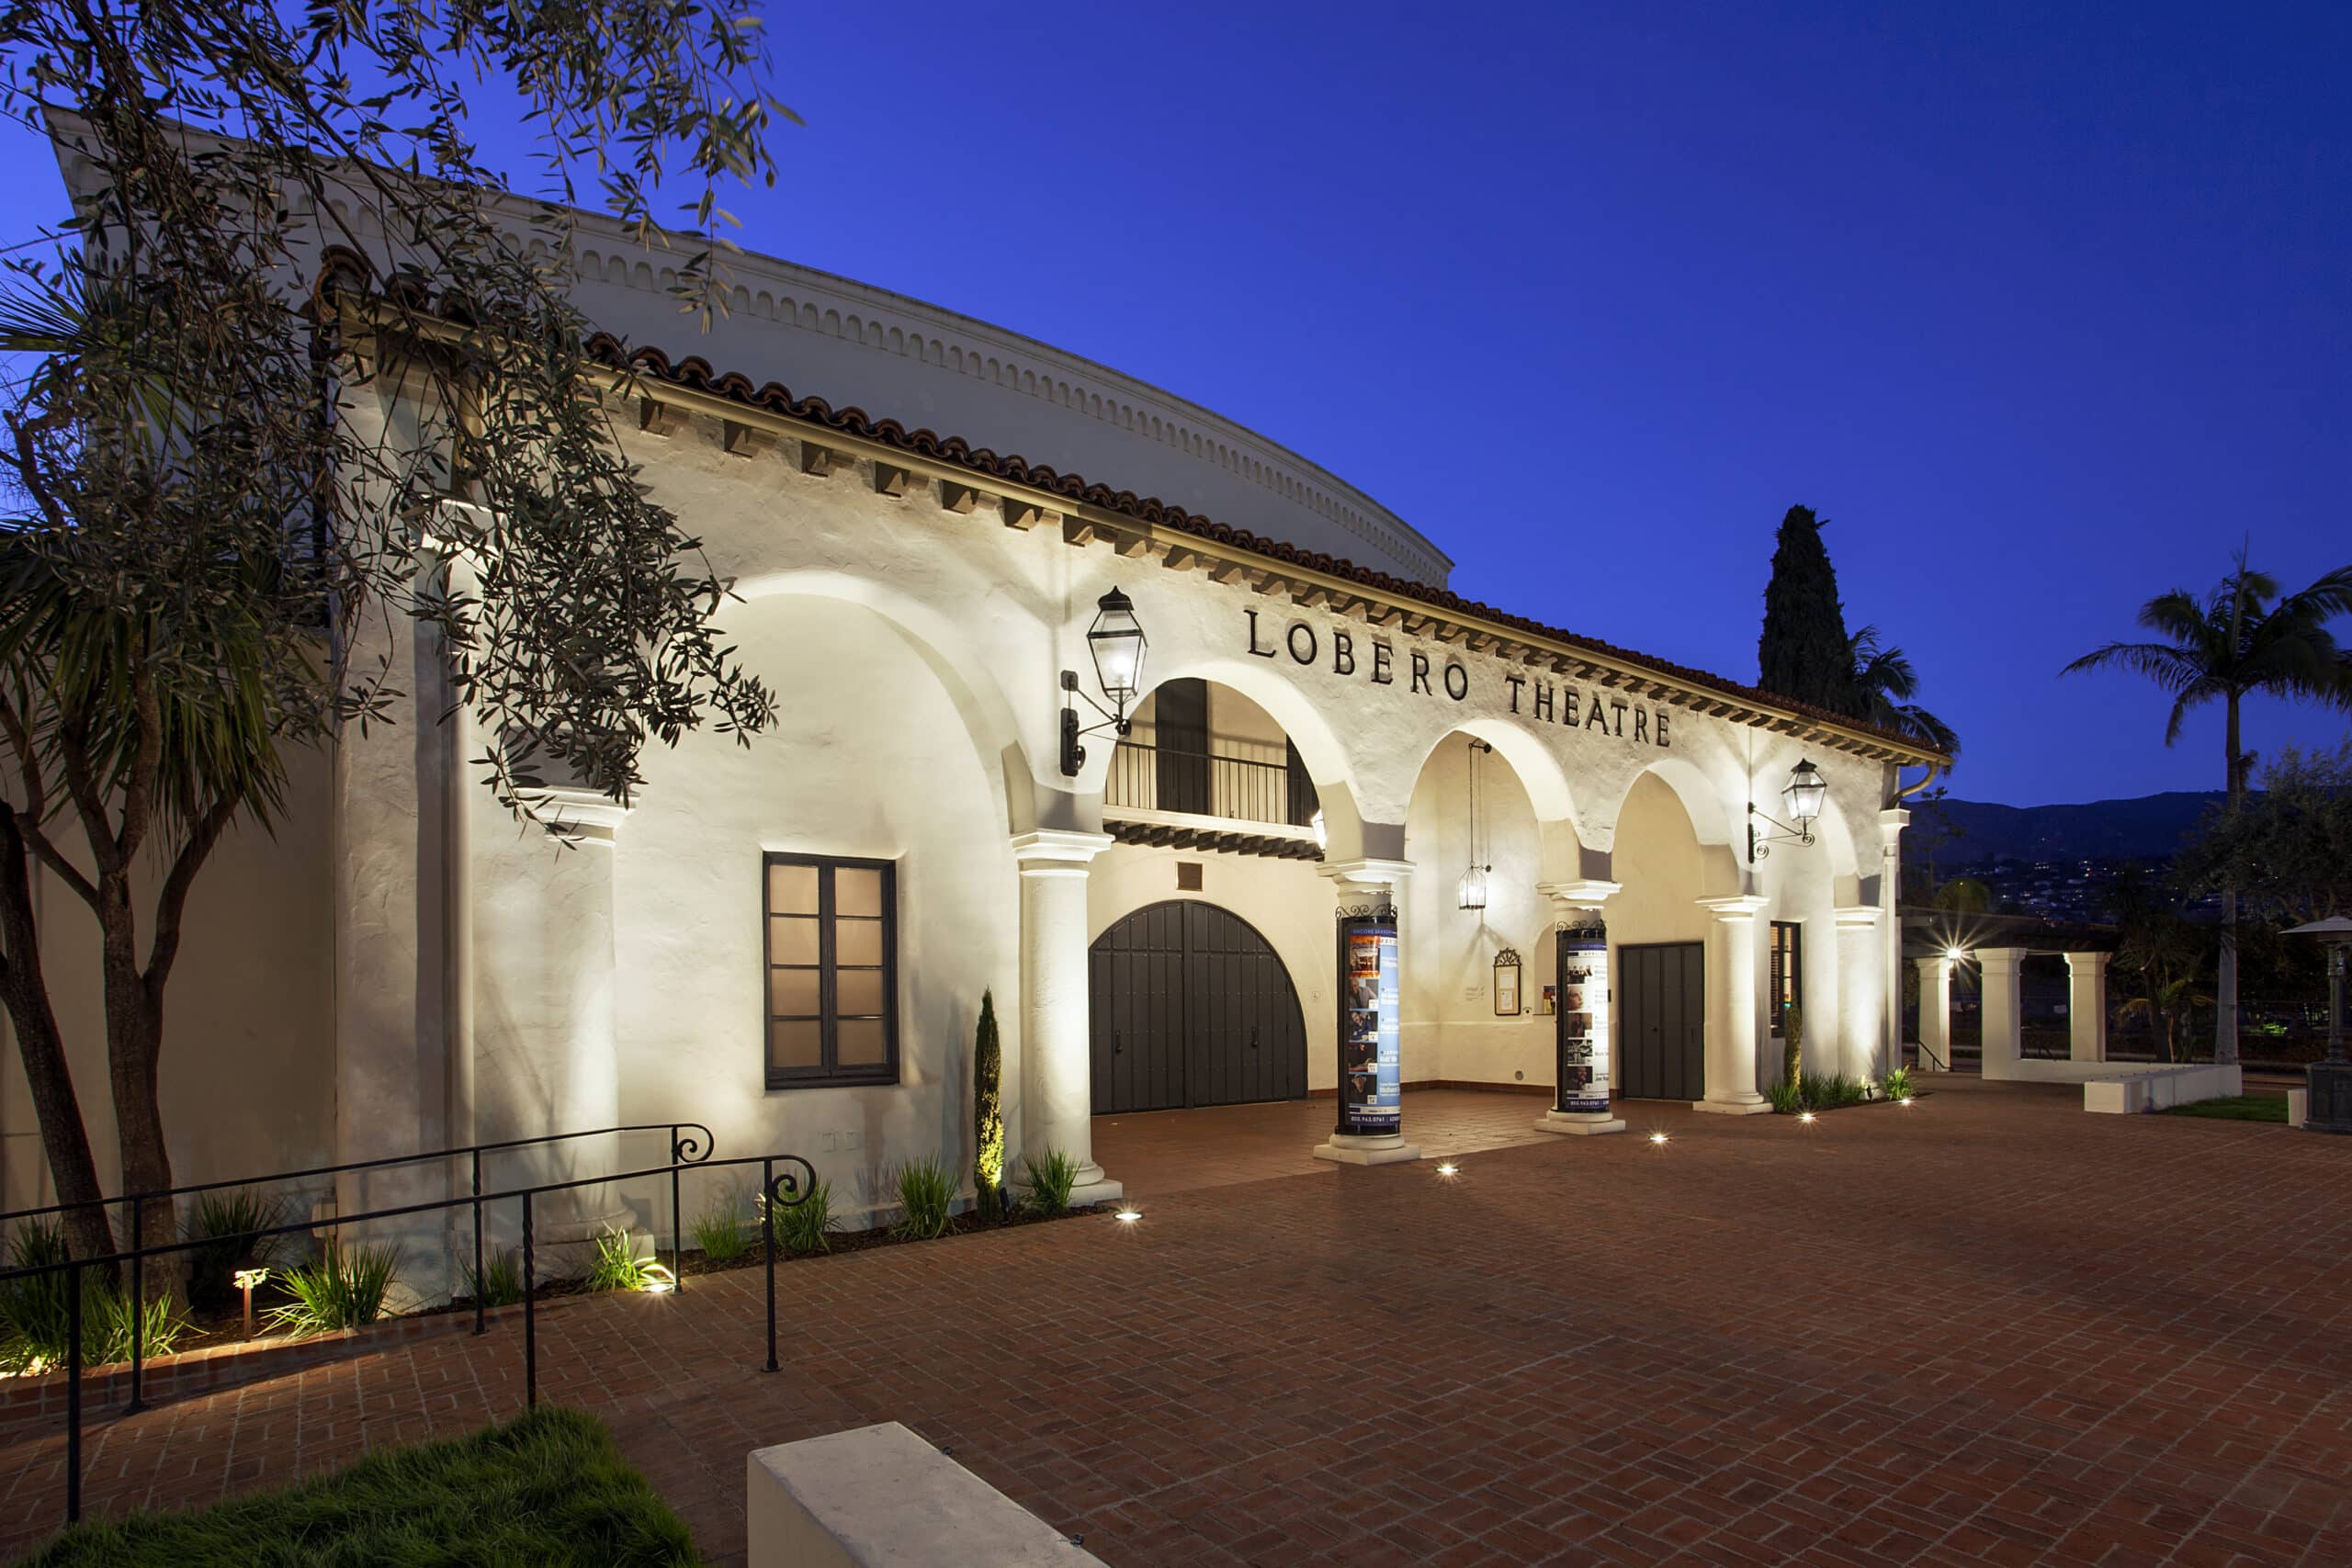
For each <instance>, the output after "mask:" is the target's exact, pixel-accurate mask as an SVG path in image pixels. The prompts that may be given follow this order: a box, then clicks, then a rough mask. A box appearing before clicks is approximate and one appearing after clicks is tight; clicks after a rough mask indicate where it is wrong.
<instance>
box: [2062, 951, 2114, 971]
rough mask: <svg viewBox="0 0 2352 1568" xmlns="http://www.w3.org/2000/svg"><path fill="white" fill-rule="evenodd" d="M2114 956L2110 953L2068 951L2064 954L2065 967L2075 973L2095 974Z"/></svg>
mask: <svg viewBox="0 0 2352 1568" xmlns="http://www.w3.org/2000/svg"><path fill="white" fill-rule="evenodd" d="M2114 956H2115V954H2113V953H2068V954H2066V967H2067V969H2068V970H2069V971H2070V972H2072V973H2074V974H2076V975H2097V974H2098V973H2100V972H2101V971H2102V970H2104V969H2105V968H2106V967H2107V965H2108V961H2109V960H2110V959H2112V958H2113V957H2114Z"/></svg>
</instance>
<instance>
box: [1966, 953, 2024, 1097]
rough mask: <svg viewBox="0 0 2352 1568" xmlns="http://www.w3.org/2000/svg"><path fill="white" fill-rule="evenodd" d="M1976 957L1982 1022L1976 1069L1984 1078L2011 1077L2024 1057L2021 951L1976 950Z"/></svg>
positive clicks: (2015, 1074) (2016, 1074)
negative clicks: (1979, 968) (1981, 1046)
mask: <svg viewBox="0 0 2352 1568" xmlns="http://www.w3.org/2000/svg"><path fill="white" fill-rule="evenodd" d="M1976 957H1977V961H1978V963H1979V964H1982V966H1983V968H1982V972H1981V976H1980V978H1981V980H1982V982H1983V986H1982V989H1981V990H1980V991H1979V993H1978V995H1979V997H1980V998H1981V1007H1982V1012H1981V1015H1980V1016H1982V1017H1983V1019H1984V1021H1985V1044H1984V1053H1985V1054H1984V1055H1983V1056H1981V1057H1980V1058H1978V1060H1979V1061H1980V1062H1981V1063H1982V1064H1983V1065H1982V1066H1980V1067H1979V1068H1978V1069H1977V1070H1978V1071H1979V1072H1981V1073H1983V1074H1984V1076H1985V1077H1988V1078H2013V1077H2017V1076H2018V1070H2017V1069H2018V1057H2020V1056H2022V1055H2024V1054H2025V990H2024V987H2023V983H2022V982H2023V980H2024V975H2023V973H2022V964H2023V961H2024V958H2025V949H2023V948H2021V947H1987V948H1980V949H1979V950H1978V951H1977V954H1976Z"/></svg>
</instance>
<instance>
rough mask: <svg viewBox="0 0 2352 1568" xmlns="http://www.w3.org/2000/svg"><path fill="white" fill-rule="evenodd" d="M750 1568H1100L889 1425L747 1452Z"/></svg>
mask: <svg viewBox="0 0 2352 1568" xmlns="http://www.w3.org/2000/svg"><path fill="white" fill-rule="evenodd" d="M745 1484H746V1498H745V1503H744V1519H743V1524H744V1535H745V1538H746V1540H745V1544H746V1546H747V1547H748V1549H749V1550H748V1551H747V1552H746V1554H745V1564H746V1568H881V1565H882V1564H886V1563H887V1564H889V1565H891V1568H932V1565H933V1564H938V1565H941V1568H945V1565H947V1564H951V1563H952V1564H958V1565H968V1568H995V1565H998V1564H1003V1565H1005V1568H1015V1565H1018V1568H1028V1565H1029V1564H1039V1565H1046V1564H1051V1565H1055V1568H1071V1565H1075V1564H1080V1563H1088V1562H1096V1563H1099V1562H1101V1561H1102V1559H1100V1558H1098V1557H1096V1556H1095V1555H1094V1554H1093V1553H1092V1552H1091V1551H1081V1550H1080V1549H1079V1548H1078V1547H1075V1546H1073V1545H1071V1544H1070V1542H1069V1539H1068V1538H1067V1537H1065V1536H1063V1535H1062V1534H1061V1533H1060V1532H1059V1531H1057V1530H1056V1529H1054V1528H1053V1527H1052V1526H1050V1525H1048V1524H1046V1521H1045V1520H1043V1519H1041V1518H1039V1517H1037V1516H1036V1515H1035V1514H1033V1513H1031V1512H1030V1511H1029V1510H1028V1509H1026V1508H1024V1507H1023V1506H1021V1505H1020V1504H1018V1503H1015V1502H1014V1501H1013V1500H1012V1498H1010V1497H1008V1496H1006V1495H1004V1494H1003V1493H1001V1492H1000V1491H998V1490H997V1489H996V1488H995V1487H993V1486H990V1485H989V1483H987V1482H985V1481H982V1480H981V1479H980V1478H979V1477H978V1476H977V1475H974V1474H973V1473H972V1472H970V1471H968V1470H966V1469H965V1468H964V1467H963V1466H962V1465H960V1464H957V1463H956V1461H954V1460H952V1459H950V1458H948V1457H947V1456H946V1455H945V1454H944V1453H941V1452H940V1451H939V1450H938V1448H937V1447H936V1446H934V1445H933V1444H931V1443H927V1442H925V1441H923V1440H922V1438H919V1437H917V1436H915V1434H914V1433H912V1432H910V1431H909V1430H908V1429H907V1428H906V1427H902V1426H900V1425H899V1423H898V1422H896V1421H887V1422H884V1423H883V1424H882V1425H881V1426H879V1427H858V1428H856V1429H855V1430H854V1431H848V1432H833V1433H830V1434H828V1435H827V1436H825V1437H821V1438H807V1439H805V1440H803V1441H801V1442H797V1443H780V1444H778V1445H777V1446H775V1448H771V1449H754V1450H752V1454H751V1458H750V1460H749V1461H748V1462H747V1464H746V1466H745Z"/></svg>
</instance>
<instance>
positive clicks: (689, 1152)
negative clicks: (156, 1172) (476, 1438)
mask: <svg viewBox="0 0 2352 1568" xmlns="http://www.w3.org/2000/svg"><path fill="white" fill-rule="evenodd" d="M661 1132H666V1133H668V1134H670V1162H671V1166H672V1167H673V1170H672V1172H671V1177H670V1263H671V1272H672V1273H673V1274H679V1275H681V1276H682V1279H681V1288H683V1270H682V1269H680V1268H679V1267H678V1266H679V1265H680V1264H681V1263H683V1262H684V1257H685V1230H684V1215H683V1214H682V1213H681V1211H680V1204H679V1190H678V1177H677V1173H676V1171H675V1169H674V1167H677V1166H681V1165H701V1164H705V1163H707V1161H708V1160H709V1158H710V1156H711V1155H712V1154H713V1153H715V1152H716V1151H717V1148H718V1140H717V1139H716V1138H715V1137H713V1136H712V1134H711V1131H710V1129H709V1128H708V1127H706V1126H704V1125H703V1124H702V1123H701V1122H628V1123H627V1124H626V1125H623V1126H618V1127H595V1128H591V1129H589V1130H588V1131H585V1132H579V1133H543V1134H539V1135H538V1136H537V1137H532V1138H506V1139H503V1140H501V1141H499V1142H497V1143H491V1144H467V1145H463V1146H461V1147H458V1148H454V1149H434V1150H432V1151H430V1152H429V1153H425V1154H421V1155H386V1156H381V1157H379V1158H377V1159H355V1160H345V1161H344V1162H343V1163H342V1164H340V1165H315V1166H311V1167H310V1168H308V1169H305V1170H278V1171H272V1172H270V1173H269V1174H268V1175H266V1176H241V1177H235V1178H232V1179H229V1180H226V1181H194V1182H190V1183H188V1184H187V1185H186V1186H184V1187H167V1188H164V1189H162V1190H157V1191H153V1192H126V1193H123V1194H120V1195H119V1196H117V1197H113V1198H100V1199H98V1200H97V1201H96V1202H95V1203H50V1204H46V1205H44V1206H43V1207H40V1208H38V1209H14V1210H10V1211H9V1212H7V1213H0V1231H5V1230H6V1227H7V1226H9V1225H12V1224H16V1223H17V1221H19V1220H31V1219H40V1218H44V1217H46V1216H48V1215H51V1214H62V1213H69V1212H71V1211H74V1210H77V1209H88V1208H99V1209H105V1208H110V1207H112V1206H113V1205H115V1204H118V1203H120V1204H127V1205H129V1207H130V1250H129V1251H128V1252H127V1253H124V1254H121V1256H122V1257H125V1258H129V1259H130V1288H131V1293H132V1295H133V1297H134V1298H135V1299H137V1300H141V1301H144V1300H145V1299H146V1284H147V1280H146V1259H147V1257H148V1255H149V1254H150V1253H151V1252H153V1251H155V1250H157V1249H155V1248H152V1247H147V1246H146V1239H147V1238H146V1235H145V1230H146V1207H145V1206H146V1205H147V1204H149V1203H151V1202H153V1201H157V1200H159V1199H165V1198H186V1197H188V1196H190V1195H191V1194H194V1193H199V1192H220V1191H225V1190H228V1189H230V1188H234V1187H269V1186H283V1185H285V1184H286V1183H288V1182H293V1181H308V1180H311V1179H315V1178H317V1177H322V1176H350V1175H354V1174H356V1173H359V1172H362V1171H378V1170H390V1169H392V1168H395V1167H398V1166H404V1165H431V1164H433V1163H434V1162H435V1161H438V1160H452V1159H465V1160H467V1161H469V1163H470V1165H471V1168H472V1177H471V1179H472V1184H473V1190H472V1193H471V1195H470V1197H469V1199H466V1200H461V1201H469V1202H471V1203H472V1205H473V1210H474V1213H473V1221H474V1332H475V1333H476V1334H481V1333H484V1332H487V1322H486V1316H485V1309H484V1307H483V1305H482V1300H481V1297H482V1291H481V1278H482V1264H483V1261H484V1259H483V1257H482V1224H481V1204H482V1202H483V1201H484V1200H483V1198H482V1196H481V1156H484V1155H492V1154H505V1153H510V1152H512V1151H514V1150H516V1149H530V1148H541V1147H544V1146H546V1145H550V1144H565V1143H571V1142H573V1141H574V1140H577V1139H580V1138H603V1137H609V1136H616V1135H618V1134H622V1133H661ZM689 1133H699V1134H702V1136H701V1137H700V1138H699V1139H697V1138H695V1137H692V1136H689V1135H688V1134H689ZM302 1228H305V1229H308V1228H310V1227H309V1226H308V1225H307V1224H306V1225H305V1226H304V1227H302ZM256 1234H258V1233H256ZM134 1317H135V1314H134ZM142 1338H143V1336H142V1335H141V1334H140V1333H138V1332H136V1331H135V1330H134V1332H133V1333H132V1335H131V1337H130V1404H129V1408H130V1409H131V1410H138V1409H140V1408H141V1406H142V1405H143V1404H144V1403H145V1399H144V1393H145V1388H144V1383H145V1364H146V1355H145V1353H144V1347H143V1345H142V1343H141V1340H142Z"/></svg>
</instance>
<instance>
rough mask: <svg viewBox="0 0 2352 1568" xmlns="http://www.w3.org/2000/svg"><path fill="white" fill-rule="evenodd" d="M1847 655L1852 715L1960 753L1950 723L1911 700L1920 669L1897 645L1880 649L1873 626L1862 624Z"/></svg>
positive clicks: (1950, 754) (1951, 753) (1951, 754)
mask: <svg viewBox="0 0 2352 1568" xmlns="http://www.w3.org/2000/svg"><path fill="white" fill-rule="evenodd" d="M1847 657H1848V658H1849V659H1850V660H1852V661H1853V665H1854V696H1855V698H1856V702H1857V707H1856V710H1855V713H1854V716H1855V717H1856V718H1859V719H1860V720H1862V721H1863V722H1864V723H1866V724H1874V725H1876V726H1878V727H1879V728H1881V729H1891V730H1894V732H1895V733H1896V734H1898V735H1907V736H1909V737H1911V739H1914V740H1917V741H1921V742H1924V743H1925V744H1927V745H1929V746H1932V747H1934V748H1935V749H1936V750H1939V751H1941V752H1942V753H1944V754H1945V755H1946V756H1948V757H1951V758H1954V759H1957V758H1958V757H1959V756H1960V737H1959V736H1957V735H1955V734H1953V733H1952V728H1951V725H1949V724H1946V723H1945V722H1944V721H1943V720H1942V719H1939V718H1938V717H1937V716H1935V715H1934V714H1931V713H1929V712H1928V710H1927V709H1926V708H1923V707H1921V706H1920V705H1918V704H1917V703H1915V702H1913V701H1912V700H1911V699H1912V698H1913V697H1916V696H1917V695H1918V694H1919V672H1918V671H1916V670H1914V669H1912V668H1911V660H1910V656H1909V655H1907V654H1905V652H1904V651H1903V650H1902V649H1899V648H1882V647H1881V646H1880V645H1879V640H1878V628H1877V627H1876V626H1864V627H1863V628H1862V629H1861V630H1860V631H1858V632H1856V633H1855V634H1854V635H1853V637H1851V638H1849V640H1848V642H1847Z"/></svg>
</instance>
